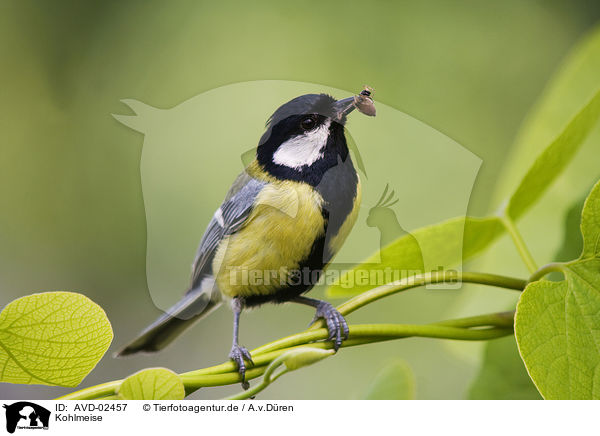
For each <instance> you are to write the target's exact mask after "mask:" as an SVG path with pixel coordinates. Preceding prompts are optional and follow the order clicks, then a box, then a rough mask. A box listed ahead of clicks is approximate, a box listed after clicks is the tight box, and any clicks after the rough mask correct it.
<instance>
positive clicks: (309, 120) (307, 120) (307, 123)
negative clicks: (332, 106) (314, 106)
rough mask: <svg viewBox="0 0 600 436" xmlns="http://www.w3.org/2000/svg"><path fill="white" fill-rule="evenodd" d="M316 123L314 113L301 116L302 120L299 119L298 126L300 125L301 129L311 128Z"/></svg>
mask: <svg viewBox="0 0 600 436" xmlns="http://www.w3.org/2000/svg"><path fill="white" fill-rule="evenodd" d="M316 125H317V117H315V116H314V115H309V116H307V117H304V118H302V121H300V127H302V130H312V129H314V128H315V126H316Z"/></svg>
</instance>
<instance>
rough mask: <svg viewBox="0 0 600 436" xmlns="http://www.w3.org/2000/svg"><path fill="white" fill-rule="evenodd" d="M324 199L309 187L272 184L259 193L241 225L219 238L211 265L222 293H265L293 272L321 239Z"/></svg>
mask: <svg viewBox="0 0 600 436" xmlns="http://www.w3.org/2000/svg"><path fill="white" fill-rule="evenodd" d="M322 203H323V198H322V197H321V196H320V195H319V194H318V193H317V192H316V191H315V190H314V189H312V188H311V187H310V186H309V185H307V184H305V183H298V182H291V181H271V182H270V183H269V184H268V185H266V186H265V188H264V189H263V190H262V191H261V192H260V194H259V195H258V197H257V199H256V202H255V204H256V206H255V207H254V209H253V211H252V212H251V214H250V216H249V217H248V220H247V221H246V223H245V224H244V226H243V227H242V228H241V229H240V230H239V231H238V232H237V233H235V234H233V235H230V236H228V237H226V238H225V240H223V242H222V243H221V244H220V246H219V249H218V250H217V253H216V255H215V259H214V261H213V272H214V274H215V278H216V282H217V286H218V287H219V289H220V291H221V293H223V294H224V295H226V296H228V297H236V296H242V297H243V296H249V295H268V294H271V293H274V292H275V291H276V290H277V289H279V288H281V287H282V286H281V285H282V283H285V280H286V279H287V272H288V271H291V270H295V269H296V268H298V265H299V262H300V261H302V260H303V259H305V258H306V257H307V256H308V255H309V253H310V250H311V247H312V245H313V242H314V241H315V240H316V239H317V238H319V237H320V236H322V235H323V233H324V231H325V222H324V220H323V216H322V215H321V206H322Z"/></svg>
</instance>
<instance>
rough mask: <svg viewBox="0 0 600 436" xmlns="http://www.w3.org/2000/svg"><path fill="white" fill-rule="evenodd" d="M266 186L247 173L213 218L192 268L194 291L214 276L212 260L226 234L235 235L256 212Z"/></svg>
mask: <svg viewBox="0 0 600 436" xmlns="http://www.w3.org/2000/svg"><path fill="white" fill-rule="evenodd" d="M265 184H266V183H265V182H262V181H259V180H257V179H255V178H254V177H252V176H250V175H249V174H248V173H247V172H246V171H244V172H243V173H241V174H240V175H239V176H238V177H237V179H236V180H235V181H234V182H233V185H232V186H231V188H230V189H229V192H228V193H227V195H226V197H225V200H224V201H223V203H222V204H221V206H220V207H219V209H217V211H216V212H215V214H214V215H213V218H212V219H211V220H210V223H209V224H208V227H207V229H206V232H205V233H204V236H203V237H202V240H201V241H200V246H199V247H198V251H197V253H196V258H195V260H194V263H193V265H192V282H191V286H190V291H191V290H193V289H194V288H196V287H197V286H198V285H199V284H200V283H201V282H202V279H203V278H205V277H207V276H211V275H212V261H213V259H214V256H215V253H216V251H217V248H218V246H219V243H220V242H221V240H222V239H223V238H224V237H225V236H226V235H231V234H233V233H235V232H237V231H238V230H239V229H240V228H242V227H243V225H244V223H245V222H246V220H247V219H248V216H249V215H250V212H251V211H252V208H253V205H254V201H255V199H256V196H257V195H258V193H259V192H260V191H261V190H262V188H263V187H264V186H265ZM188 292H189V291H188Z"/></svg>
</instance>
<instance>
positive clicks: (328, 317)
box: [291, 296, 349, 351]
mask: <svg viewBox="0 0 600 436" xmlns="http://www.w3.org/2000/svg"><path fill="white" fill-rule="evenodd" d="M291 301H293V302H294V303H300V304H306V305H307V306H312V307H314V308H315V309H317V312H316V313H315V317H314V318H313V320H312V321H311V322H310V324H312V323H314V322H315V321H317V320H318V319H319V318H323V319H324V320H325V323H326V324H327V331H328V332H329V337H328V339H329V340H330V341H333V349H334V350H335V351H337V350H338V349H339V348H340V346H341V345H342V341H344V340H346V339H348V334H349V330H348V323H347V322H346V320H345V319H344V317H343V316H342V314H341V313H339V312H338V311H337V309H336V308H335V307H333V306H332V305H331V303H328V302H327V301H322V300H316V299H314V298H308V297H303V296H299V297H296V298H294V299H292V300H291ZM310 324H309V325H310Z"/></svg>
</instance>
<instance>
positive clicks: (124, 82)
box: [0, 0, 600, 399]
mask: <svg viewBox="0 0 600 436" xmlns="http://www.w3.org/2000/svg"><path fill="white" fill-rule="evenodd" d="M0 8H1V9H0V11H1V13H0V23H1V24H0V53H1V55H2V68H1V69H0V80H1V87H0V98H1V102H2V104H1V105H0V113H1V115H0V126H1V131H2V135H1V136H0V138H1V139H0V141H1V142H0V199H2V213H1V214H0V306H4V305H5V304H6V303H8V302H9V301H11V300H13V299H14V298H17V297H19V296H22V295H25V294H29V293H32V292H35V291H44V290H73V291H79V292H83V293H84V294H86V295H88V296H89V297H91V298H92V299H93V300H94V301H96V302H97V303H99V304H100V305H101V306H102V307H103V308H104V309H105V310H106V312H107V314H108V317H109V319H110V320H111V322H112V324H113V328H114V331H115V340H114V342H113V346H112V347H111V351H114V350H116V349H117V348H118V347H120V346H121V345H122V344H124V343H125V342H126V341H127V340H129V339H130V338H131V337H132V336H133V335H134V334H135V333H136V332H137V331H138V330H139V329H140V328H142V327H143V326H145V325H146V324H147V323H148V322H149V321H151V320H152V319H154V317H155V316H157V315H158V313H159V311H158V309H156V307H155V306H154V305H153V304H152V301H151V299H150V296H149V294H148V289H147V285H146V271H145V268H146V253H145V250H146V222H145V212H144V203H143V199H142V187H141V181H140V156H141V146H142V143H143V137H142V136H141V135H140V134H139V133H136V132H134V131H132V130H130V129H128V128H127V127H125V126H123V125H121V124H119V123H118V122H117V121H116V120H114V119H113V118H112V117H111V114H112V113H125V112H126V109H124V107H123V105H122V104H121V103H120V102H119V100H121V99H123V98H135V99H137V100H140V101H144V102H147V103H150V104H152V105H154V106H157V107H161V108H170V107H173V106H175V105H178V104H179V103H181V102H183V101H185V100H187V99H189V98H191V97H193V96H195V95H197V94H200V93H201V92H204V91H207V90H210V89H213V88H215V87H218V86H223V85H226V84H231V83H235V82H241V81H248V80H264V79H280V80H295V81H302V82H313V83H320V84H323V85H325V86H330V87H335V88H340V89H348V90H356V89H357V88H359V87H360V86H361V85H362V84H364V83H368V84H369V85H371V86H373V87H374V88H375V89H376V99H377V100H378V101H380V102H382V103H385V104H386V105H389V106H391V107H394V108H396V109H398V110H401V111H404V112H406V113H408V114H410V115H412V116H413V117H415V118H417V119H420V120H422V121H424V122H425V123H427V124H429V125H431V126H432V127H434V128H435V129H437V130H439V131H441V132H443V133H445V134H446V135H448V136H450V137H451V138H453V139H455V140H456V141H457V142H459V143H460V144H462V145H463V146H465V147H466V148H468V149H469V150H471V151H472V152H473V153H475V154H476V155H478V156H479V157H481V159H482V160H483V166H482V168H481V170H480V172H479V176H478V178H477V183H476V185H475V190H474V192H473V196H472V198H471V203H470V207H469V212H470V213H471V214H482V213H485V212H487V211H488V210H489V208H490V207H496V206H497V203H491V201H490V200H491V199H492V198H493V196H494V192H496V186H495V182H496V180H497V179H498V178H499V175H500V174H501V172H502V170H503V165H504V163H505V160H506V158H507V156H509V155H510V153H511V150H510V149H509V148H510V144H511V143H513V141H514V138H515V135H516V133H517V131H518V128H519V125H520V123H521V122H522V120H523V118H524V117H525V115H526V114H527V112H528V110H529V109H530V108H531V107H532V105H533V104H534V102H535V101H536V99H537V98H538V97H539V96H540V94H541V93H542V90H543V89H544V85H545V84H546V82H547V81H548V79H549V78H550V77H551V75H552V73H553V71H554V70H555V69H556V68H557V66H558V65H559V64H560V62H561V60H562V59H563V57H564V56H565V55H566V53H567V52H568V51H569V49H570V47H572V46H573V44H574V43H575V42H576V41H577V40H578V39H579V38H581V37H582V36H583V35H584V34H585V33H586V32H587V31H588V30H589V29H590V28H591V27H592V26H593V25H594V24H595V22H596V21H597V20H598V19H599V18H600V6H598V5H596V4H595V3H594V2H589V1H583V0H581V1H572V2H564V1H541V0H540V1H517V0H509V1H505V2H487V1H444V0H439V1H426V2H383V1H382V2H359V1H347V2H327V3H324V2H316V1H314V2H313V1H305V2H302V3H297V2H295V3H289V4H285V3H283V2H275V1H272V2H253V3H242V2H227V1H221V2H211V3H205V2H196V1H194V2H192V1H190V2H180V1H173V2H156V1H154V2H153V1H127V2H117V1H110V2H109V1H106V2H85V3H84V2H78V1H71V2H66V1H55V2H33V1H14V2H10V1H2V3H0ZM258 127H260V126H258ZM359 145H360V144H359ZM512 152H513V153H514V152H515V151H514V150H513V151H512ZM218 165H219V168H220V169H221V168H222V169H223V171H232V170H233V168H235V169H236V171H237V168H238V167H239V165H240V163H239V157H238V156H234V157H233V158H232V159H231V161H227V162H219V163H218ZM369 170H370V171H376V169H369ZM203 189H204V190H205V191H206V192H205V193H203V192H201V191H199V198H205V197H204V196H203V195H204V194H206V195H211V196H219V195H222V193H221V191H219V192H214V187H206V188H203ZM573 200H578V198H574V199H573ZM202 225H204V224H202ZM369 254H370V253H364V256H363V257H366V256H367V255H369ZM534 254H536V253H535V250H534ZM487 266H488V267H489V268H488V269H489V270H493V269H492V267H491V266H490V265H487ZM498 272H503V271H498ZM492 292H495V291H492ZM497 292H501V291H497ZM179 294H180V292H179V291H176V292H175V295H174V299H176V298H177V296H178V295H179ZM314 294H315V295H318V294H319V291H316V292H315V293H314ZM455 300H456V299H453V300H452V301H451V300H450V299H448V298H447V297H445V296H444V297H441V296H440V295H438V294H435V293H430V294H424V293H421V294H419V293H413V294H411V295H410V296H408V294H407V296H401V297H400V296H399V297H396V298H392V299H388V300H386V302H385V303H383V304H375V305H373V306H372V307H369V308H367V309H364V310H363V311H361V312H359V313H357V314H356V315H353V316H352V318H351V321H352V322H373V321H378V320H380V319H381V320H390V321H391V320H395V321H396V322H427V321H435V320H437V319H432V315H431V314H432V312H431V307H432V306H435V307H436V308H438V309H439V307H440V304H442V305H446V304H447V305H448V306H449V307H450V306H452V308H451V309H449V311H448V315H450V314H454V313H455V312H460V313H462V312H467V313H469V314H471V313H477V311H476V310H475V309H478V308H475V307H473V311H471V310H466V309H465V310H463V309H462V308H461V307H462V306H461V307H459V308H457V307H456V305H457V303H456V301H455ZM459 301H460V300H459ZM465 306H468V304H467V303H465ZM496 308H497V309H504V308H505V307H498V306H496ZM438 309H436V312H439V310H438ZM406 313H409V314H411V318H410V319H405V318H403V317H402V314H406ZM436 316H437V317H438V318H439V315H437V313H436ZM309 319H310V314H309V313H308V312H307V311H306V309H304V308H302V307H294V306H291V305H289V306H288V305H286V306H279V307H273V306H265V307H263V308H261V309H259V310H255V311H253V312H251V313H250V314H248V315H247V316H245V317H244V320H243V333H242V335H243V342H244V343H245V344H246V345H247V346H248V347H254V346H258V345H260V344H262V343H264V342H267V341H269V340H272V339H276V338H278V337H280V336H283V335H285V334H290V333H293V332H296V331H297V330H299V329H300V328H302V327H304V326H305V324H306V322H307V321H308V320H309ZM230 330H231V314H230V313H229V312H228V311H227V310H220V311H218V312H217V313H215V314H214V315H212V316H211V317H210V318H208V319H207V320H205V321H203V323H202V324H201V325H199V326H198V327H196V328H195V329H194V331H193V333H190V334H188V335H186V336H184V337H182V338H181V339H180V340H179V341H177V342H176V343H175V344H174V345H173V346H172V347H170V348H169V349H168V350H167V351H165V352H163V353H160V354H157V355H154V356H142V357H135V358H131V359H124V360H115V359H112V358H111V357H110V355H109V354H110V352H109V354H107V356H106V357H105V358H104V359H103V360H102V361H101V362H100V364H99V365H98V367H97V368H96V370H95V371H93V372H92V374H91V375H90V376H89V377H88V378H87V379H86V380H85V381H84V384H83V385H84V386H87V385H91V384H96V383H101V382H103V381H108V380H112V379H116V378H122V377H125V376H127V375H129V374H131V373H133V372H135V371H137V370H139V369H141V368H145V367H149V366H166V367H168V368H171V369H173V370H175V371H186V370H191V369H194V368H200V367H203V366H207V365H211V364H215V363H218V362H221V361H222V360H223V359H224V356H226V354H227V352H228V350H229V344H230ZM480 354H481V347H479V346H477V344H466V345H462V346H461V347H459V349H458V351H457V349H454V348H453V347H448V346H446V345H445V344H443V343H442V342H441V341H435V340H429V339H407V340H402V341H395V342H392V343H387V344H379V345H370V346H369V347H368V348H367V347H358V348H354V349H348V350H343V352H341V353H339V355H337V356H336V357H335V358H332V359H328V360H326V361H324V362H322V363H320V364H318V365H315V366H313V367H310V368H306V369H303V370H302V371H298V372H297V373H293V374H289V375H287V376H286V377H283V378H281V379H280V380H278V382H277V383H275V384H274V385H273V386H271V387H270V388H269V389H268V390H267V391H266V392H265V393H264V394H262V395H261V398H299V399H303V398H315V399H333V398H339V399H342V398H358V397H359V396H360V395H361V394H362V393H363V392H365V391H366V390H367V386H368V385H369V383H370V381H371V380H373V378H374V376H375V375H376V374H377V373H378V372H379V371H380V370H381V368H382V366H383V365H385V363H386V361H387V360H389V359H390V358H402V359H404V360H405V361H406V362H408V364H409V365H410V366H411V367H412V370H413V371H414V373H415V381H416V396H417V398H422V399H451V398H452V399H456V398H465V396H466V395H467V392H468V390H469V387H470V386H471V384H472V381H473V379H474V377H475V376H476V374H477V373H478V371H479V360H480ZM238 389H239V387H238V386H235V387H229V388H218V389H204V390H200V391H199V392H197V393H196V394H194V396H193V398H219V397H222V396H224V395H226V394H228V393H231V392H234V391H237V390H238ZM0 390H1V392H0V397H2V398H12V399H18V398H51V397H54V396H57V395H60V394H62V393H65V392H67V390H66V389H61V388H48V387H38V386H36V387H26V386H12V385H6V384H3V385H0ZM508 396H509V397H510V395H508Z"/></svg>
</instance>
